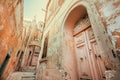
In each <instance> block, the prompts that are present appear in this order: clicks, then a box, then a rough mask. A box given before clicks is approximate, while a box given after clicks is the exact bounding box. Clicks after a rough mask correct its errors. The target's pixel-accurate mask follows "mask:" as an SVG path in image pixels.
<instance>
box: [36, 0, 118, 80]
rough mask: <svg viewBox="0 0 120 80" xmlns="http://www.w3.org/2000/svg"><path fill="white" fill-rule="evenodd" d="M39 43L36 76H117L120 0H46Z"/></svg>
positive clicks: (43, 79) (82, 79)
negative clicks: (43, 24)
mask: <svg viewBox="0 0 120 80" xmlns="http://www.w3.org/2000/svg"><path fill="white" fill-rule="evenodd" d="M41 44H42V46H41V52H40V55H39V63H38V67H37V68H38V69H37V78H38V80H47V79H49V80H56V79H57V80H105V79H106V80H107V79H108V80H109V79H110V80H119V79H120V77H119V76H120V75H119V72H120V69H119V67H120V65H119V61H120V60H119V59H120V45H119V44H120V1H119V0H115V1H112V0H111V1H109V0H49V2H48V5H47V7H46V18H45V27H44V33H43V37H42V43H41ZM110 73H111V74H112V75H114V76H110V75H109V74H110Z"/></svg>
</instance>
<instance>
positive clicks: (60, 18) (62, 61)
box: [38, 0, 120, 80]
mask: <svg viewBox="0 0 120 80" xmlns="http://www.w3.org/2000/svg"><path fill="white" fill-rule="evenodd" d="M79 3H80V4H85V5H87V6H90V8H91V9H93V11H94V12H95V13H96V14H95V15H93V14H91V13H88V14H89V17H93V18H94V17H97V18H98V19H99V21H100V23H101V24H103V25H102V26H103V27H101V30H103V28H105V31H104V33H103V31H101V32H102V34H103V35H105V36H108V37H109V40H110V41H111V43H112V46H111V45H110V44H111V43H110V44H108V43H109V41H106V44H107V45H110V46H109V48H110V49H113V51H116V50H117V51H118V52H119V50H120V48H119V47H120V45H119V44H120V43H119V39H120V21H119V20H120V18H119V16H120V14H119V13H120V1H119V0H115V1H109V0H97V1H96V0H86V1H84V0H81V1H78V0H74V1H73V0H65V1H64V3H63V5H62V6H61V7H60V9H59V11H57V10H56V11H57V13H56V14H54V17H51V18H50V19H49V18H48V20H47V22H46V23H45V25H46V26H45V31H44V33H43V39H42V49H41V53H40V57H41V55H42V50H43V44H44V39H45V37H46V35H49V36H48V51H47V56H48V57H50V58H51V59H52V58H54V57H55V55H58V58H56V61H58V64H59V65H56V68H57V67H59V66H60V65H62V68H64V69H65V70H64V71H65V72H67V73H68V74H70V77H71V80H77V78H75V77H77V74H76V68H77V67H76V64H75V63H76V60H75V54H72V52H71V51H69V49H68V48H69V47H66V45H69V46H70V47H72V45H71V44H72V42H73V41H69V38H70V37H71V36H68V37H65V35H67V34H68V35H69V34H70V33H69V32H66V31H65V29H64V22H65V19H66V16H67V14H68V13H70V12H69V10H70V9H73V7H74V5H75V4H79ZM51 4H52V3H51ZM88 4H89V5H88ZM48 9H49V8H48ZM87 10H90V9H87ZM54 12H55V11H54ZM88 12H89V11H88ZM48 15H49V14H48ZM92 23H93V22H92ZM96 23H97V21H96ZM93 25H94V24H93ZM96 27H98V26H97V25H96ZM99 28H100V26H99ZM99 28H98V29H99ZM96 29H97V28H96ZM105 33H106V34H105ZM105 36H104V37H105ZM105 40H106V39H105ZM103 41H104V40H103ZM104 43H105V41H104ZM71 49H72V48H71ZM108 50H109V49H107V50H106V51H108ZM108 52H109V51H108ZM73 53H74V52H73ZM107 54H109V53H107ZM109 55H110V56H111V54H109ZM112 57H113V56H112ZM39 59H41V58H39ZM47 62H48V63H49V62H50V63H52V62H54V61H52V60H48V61H47ZM46 64H47V63H46ZM51 66H52V64H51ZM54 68H55V67H54ZM60 68H61V67H60ZM60 68H59V69H58V70H60ZM53 74H54V73H53ZM55 75H57V74H55ZM38 76H39V74H38Z"/></svg>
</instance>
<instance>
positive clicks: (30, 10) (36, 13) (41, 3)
mask: <svg viewBox="0 0 120 80" xmlns="http://www.w3.org/2000/svg"><path fill="white" fill-rule="evenodd" d="M47 2H48V0H24V19H26V20H33V19H34V18H35V19H36V20H37V22H38V21H44V17H45V11H44V10H46V5H47Z"/></svg>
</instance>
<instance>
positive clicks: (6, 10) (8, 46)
mask: <svg viewBox="0 0 120 80" xmlns="http://www.w3.org/2000/svg"><path fill="white" fill-rule="evenodd" d="M22 21H23V0H0V77H3V78H6V77H7V76H8V75H9V74H10V73H11V72H13V71H15V68H16V65H17V60H18V56H17V53H18V51H19V49H21V43H22V40H23V38H22V36H21V33H22V30H23V28H22V25H23V24H22Z"/></svg>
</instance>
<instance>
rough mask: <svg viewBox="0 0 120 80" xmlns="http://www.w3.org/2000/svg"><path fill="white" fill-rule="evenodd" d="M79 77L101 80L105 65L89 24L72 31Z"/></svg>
mask: <svg viewBox="0 0 120 80" xmlns="http://www.w3.org/2000/svg"><path fill="white" fill-rule="evenodd" d="M74 40H75V50H76V55H77V64H78V73H79V79H80V80H82V79H88V80H103V76H104V71H105V67H104V64H103V62H102V60H101V56H100V49H99V47H98V44H97V42H96V40H95V37H94V33H93V30H92V28H91V26H88V27H86V28H83V27H81V28H79V31H78V29H77V32H74Z"/></svg>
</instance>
